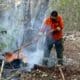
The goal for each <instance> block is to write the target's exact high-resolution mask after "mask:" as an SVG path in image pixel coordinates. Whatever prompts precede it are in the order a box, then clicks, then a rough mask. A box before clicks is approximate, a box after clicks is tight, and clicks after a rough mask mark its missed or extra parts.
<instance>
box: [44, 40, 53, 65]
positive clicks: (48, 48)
mask: <svg viewBox="0 0 80 80" xmlns="http://www.w3.org/2000/svg"><path fill="white" fill-rule="evenodd" d="M44 47H45V48H44V59H43V64H44V65H47V63H48V59H49V57H50V52H51V49H52V47H53V42H52V39H49V38H47V39H46V41H45V46H44Z"/></svg>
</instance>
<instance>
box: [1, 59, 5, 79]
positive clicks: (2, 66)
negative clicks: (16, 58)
mask: <svg viewBox="0 0 80 80" xmlns="http://www.w3.org/2000/svg"><path fill="white" fill-rule="evenodd" d="M3 68H4V60H3V61H2V65H1V71H0V80H1V78H2V72H3Z"/></svg>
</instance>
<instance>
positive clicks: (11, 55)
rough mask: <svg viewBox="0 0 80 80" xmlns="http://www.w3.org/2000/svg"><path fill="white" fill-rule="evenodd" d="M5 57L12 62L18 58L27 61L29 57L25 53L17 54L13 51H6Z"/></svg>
mask: <svg viewBox="0 0 80 80" xmlns="http://www.w3.org/2000/svg"><path fill="white" fill-rule="evenodd" d="M4 57H5V60H6V62H12V61H14V60H16V59H21V60H22V61H23V62H24V63H27V57H26V56H25V55H23V53H19V54H17V53H16V54H15V53H12V52H6V53H5V55H4Z"/></svg>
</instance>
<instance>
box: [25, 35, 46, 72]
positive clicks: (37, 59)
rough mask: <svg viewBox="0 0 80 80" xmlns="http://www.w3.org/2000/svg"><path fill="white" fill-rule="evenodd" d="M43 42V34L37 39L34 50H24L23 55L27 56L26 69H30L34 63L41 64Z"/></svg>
mask: <svg viewBox="0 0 80 80" xmlns="http://www.w3.org/2000/svg"><path fill="white" fill-rule="evenodd" d="M44 43H45V36H42V37H40V39H39V41H38V42H36V46H35V47H36V50H35V51H34V52H33V51H25V52H24V53H25V55H26V56H27V57H28V59H27V63H28V66H27V70H28V71H29V70H31V69H32V68H33V67H34V65H35V64H38V65H42V61H43V57H44Z"/></svg>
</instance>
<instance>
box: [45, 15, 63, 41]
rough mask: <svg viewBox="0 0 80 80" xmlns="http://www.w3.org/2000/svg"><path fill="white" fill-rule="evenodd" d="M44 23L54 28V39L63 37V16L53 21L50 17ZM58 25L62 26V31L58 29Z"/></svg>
mask: <svg viewBox="0 0 80 80" xmlns="http://www.w3.org/2000/svg"><path fill="white" fill-rule="evenodd" d="M44 24H45V25H46V26H47V27H50V28H51V29H53V30H54V34H52V37H53V39H54V40H59V39H60V38H62V37H63V32H62V29H63V19H62V17H61V16H58V18H57V22H53V21H52V20H51V17H49V18H47V19H46V20H45V21H44ZM57 27H60V31H58V30H57Z"/></svg>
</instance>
